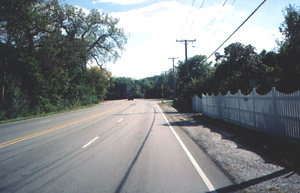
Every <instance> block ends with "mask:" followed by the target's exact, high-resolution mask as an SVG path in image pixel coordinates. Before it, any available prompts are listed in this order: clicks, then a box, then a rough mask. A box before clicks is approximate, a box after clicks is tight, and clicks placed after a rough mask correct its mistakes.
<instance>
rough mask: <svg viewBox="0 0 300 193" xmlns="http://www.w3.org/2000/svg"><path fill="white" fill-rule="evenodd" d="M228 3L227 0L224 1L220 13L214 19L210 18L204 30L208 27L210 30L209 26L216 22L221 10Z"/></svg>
mask: <svg viewBox="0 0 300 193" xmlns="http://www.w3.org/2000/svg"><path fill="white" fill-rule="evenodd" d="M226 3H227V0H225V2H224V3H223V5H222V7H221V8H220V9H219V11H218V13H217V14H216V16H215V17H214V18H213V19H212V20H210V22H209V23H208V24H207V25H206V27H205V28H204V30H206V29H207V31H208V29H209V27H210V26H212V25H213V24H214V22H215V21H216V19H217V16H218V15H219V14H220V13H221V11H222V9H223V8H224V6H225V5H226Z"/></svg>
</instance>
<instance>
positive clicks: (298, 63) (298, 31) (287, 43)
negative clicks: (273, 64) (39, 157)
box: [279, 5, 300, 93]
mask: <svg viewBox="0 0 300 193" xmlns="http://www.w3.org/2000/svg"><path fill="white" fill-rule="evenodd" d="M279 30H280V32H281V33H282V35H283V36H284V39H283V41H281V42H280V43H279V45H280V49H279V65H280V67H281V70H282V71H281V80H280V84H279V90H281V91H283V92H287V93H290V92H294V91H296V90H299V89H300V85H299V84H298V83H299V82H300V7H296V6H292V5H289V6H288V7H287V8H286V9H285V10H284V22H283V23H282V25H281V27H280V28H279Z"/></svg>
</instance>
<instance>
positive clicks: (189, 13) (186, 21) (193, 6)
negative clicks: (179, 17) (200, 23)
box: [180, 0, 196, 34]
mask: <svg viewBox="0 0 300 193" xmlns="http://www.w3.org/2000/svg"><path fill="white" fill-rule="evenodd" d="M195 1H196V0H193V3H192V6H191V9H190V11H189V13H188V15H187V17H186V19H185V22H184V25H183V26H182V28H181V31H180V34H181V33H182V32H183V29H184V27H185V26H186V23H187V21H188V18H189V16H190V14H191V12H192V8H193V7H194V4H195Z"/></svg>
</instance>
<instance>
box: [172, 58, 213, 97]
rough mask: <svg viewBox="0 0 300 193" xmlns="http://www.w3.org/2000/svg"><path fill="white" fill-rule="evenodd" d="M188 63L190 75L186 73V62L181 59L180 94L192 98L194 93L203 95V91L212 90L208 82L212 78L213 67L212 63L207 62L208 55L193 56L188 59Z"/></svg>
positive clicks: (179, 70)
mask: <svg viewBox="0 0 300 193" xmlns="http://www.w3.org/2000/svg"><path fill="white" fill-rule="evenodd" d="M188 64H189V72H190V76H187V74H186V63H185V62H182V61H179V65H178V81H177V82H178V83H177V88H178V89H177V90H178V96H179V97H182V98H189V99H190V98H191V97H192V96H193V95H194V94H198V95H199V96H201V95H202V93H207V92H210V88H209V86H208V85H207V82H208V80H209V79H210V78H211V75H212V73H213V68H212V67H211V63H208V62H206V56H204V55H196V56H193V57H191V58H189V59H188Z"/></svg>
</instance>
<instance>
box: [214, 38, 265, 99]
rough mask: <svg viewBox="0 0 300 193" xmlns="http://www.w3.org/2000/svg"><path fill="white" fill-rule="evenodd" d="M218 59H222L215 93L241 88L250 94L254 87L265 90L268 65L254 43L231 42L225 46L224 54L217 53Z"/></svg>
mask: <svg viewBox="0 0 300 193" xmlns="http://www.w3.org/2000/svg"><path fill="white" fill-rule="evenodd" d="M216 60H217V61H220V60H221V63H220V64H219V66H218V67H217V68H216V72H215V77H214V79H215V88H214V89H215V90H214V92H215V93H216V92H222V93H223V94H225V93H227V91H230V92H231V93H236V92H237V91H238V90H241V91H242V92H243V93H244V94H248V93H249V92H251V90H252V88H253V87H255V88H258V90H260V89H261V90H264V89H263V88H265V84H266V73H267V66H266V65H265V64H263V62H262V61H261V57H260V55H258V54H257V53H256V52H255V48H254V47H253V46H252V45H247V46H245V45H243V44H241V43H239V42H237V43H233V44H230V45H229V46H228V47H226V48H224V55H221V54H219V53H216Z"/></svg>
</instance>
